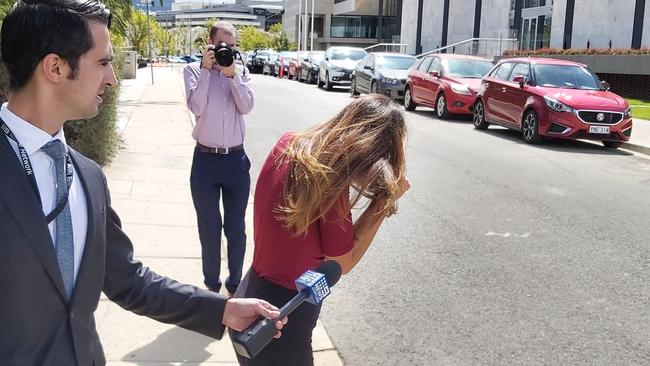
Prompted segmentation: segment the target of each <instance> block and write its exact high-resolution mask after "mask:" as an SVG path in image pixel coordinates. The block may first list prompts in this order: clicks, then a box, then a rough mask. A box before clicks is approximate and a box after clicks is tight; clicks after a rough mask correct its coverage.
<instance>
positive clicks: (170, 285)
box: [0, 0, 282, 366]
mask: <svg viewBox="0 0 650 366" xmlns="http://www.w3.org/2000/svg"><path fill="white" fill-rule="evenodd" d="M109 26H110V13H109V11H108V10H107V9H106V8H105V7H104V5H102V4H101V3H99V2H98V1H97V0H19V1H18V3H17V4H16V6H15V7H14V8H13V9H12V10H11V12H10V13H9V14H8V15H7V16H6V17H5V19H4V22H3V24H2V31H1V32H2V33H1V38H2V39H1V41H2V55H3V61H4V63H5V65H6V67H7V70H8V73H9V78H10V95H9V102H8V104H5V105H3V106H2V108H1V109H0V117H1V120H0V127H2V132H3V133H0V177H1V178H0V365H3V366H9V365H21V366H23V365H38V366H47V365H55V366H67V365H79V366H85V365H104V364H105V363H106V360H105V357H104V354H103V350H102V346H101V343H100V341H99V338H98V335H97V332H96V329H95V320H94V316H93V313H94V311H95V309H96V308H97V304H98V301H99V297H100V292H102V291H103V292H104V293H105V294H106V296H108V298H109V299H111V300H112V301H114V302H116V303H118V304H119V305H120V306H122V307H123V308H124V309H126V310H130V311H133V312H135V313H137V314H140V315H146V316H148V317H151V318H153V319H156V320H158V321H161V322H165V323H171V324H176V325H178V326H181V327H183V328H186V329H190V330H193V331H196V332H199V333H202V334H205V335H208V336H211V337H215V338H221V336H222V335H223V331H224V327H226V326H227V327H230V328H233V329H240V330H241V329H243V328H245V327H246V326H248V325H249V324H250V323H251V322H252V321H253V320H255V319H256V318H257V317H258V316H266V317H270V318H274V317H277V316H278V314H279V313H278V312H277V308H275V307H273V306H271V305H270V304H268V303H267V302H265V301H262V300H258V299H230V300H228V299H227V298H226V297H224V296H221V295H219V294H216V293H213V292H209V291H206V290H201V289H198V288H196V287H194V286H189V285H184V284H180V283H178V282H175V281H173V280H171V279H169V278H166V277H162V276H160V275H157V274H156V273H154V272H152V271H151V270H149V269H148V268H147V267H145V266H143V265H142V264H141V263H140V262H138V261H136V260H134V259H133V246H132V244H131V242H130V241H129V239H128V237H127V236H126V235H125V234H124V233H123V232H122V230H121V224H120V220H119V218H118V216H117V214H116V213H115V212H114V211H113V209H112V208H111V203H110V196H109V192H108V189H107V186H106V179H105V177H104V176H103V174H102V172H101V170H100V168H99V167H98V166H97V165H96V164H95V163H94V162H92V161H90V160H88V159H87V158H85V157H84V156H82V155H81V154H79V153H77V152H76V151H74V150H73V149H71V148H70V147H68V146H67V145H66V144H65V136H64V135H63V129H62V127H63V124H64V122H65V121H68V120H76V119H83V118H90V117H93V116H96V115H97V112H98V107H99V104H100V103H101V102H102V98H101V97H102V95H103V93H104V91H105V90H106V88H107V87H111V86H114V85H115V84H116V82H117V81H116V79H115V74H114V71H113V67H112V65H111V60H112V58H113V51H112V48H111V43H110V38H109V32H108V27H109ZM276 327H278V329H279V328H281V327H282V323H281V322H276ZM278 335H279V333H278Z"/></svg>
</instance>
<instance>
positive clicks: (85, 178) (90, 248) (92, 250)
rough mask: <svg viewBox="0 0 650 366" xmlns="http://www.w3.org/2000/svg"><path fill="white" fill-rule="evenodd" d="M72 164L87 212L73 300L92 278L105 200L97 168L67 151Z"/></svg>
mask: <svg viewBox="0 0 650 366" xmlns="http://www.w3.org/2000/svg"><path fill="white" fill-rule="evenodd" d="M68 150H69V151H70V157H71V158H72V163H73V164H74V166H75V170H76V173H77V174H76V176H75V177H78V178H79V180H80V182H81V184H82V186H83V190H84V194H85V196H86V208H87V210H88V215H87V216H88V228H87V230H86V242H85V245H84V252H83V257H82V258H81V264H80V266H79V273H78V274H77V281H76V282H75V291H74V295H73V301H74V299H77V298H78V297H79V296H78V295H77V294H78V293H79V292H83V286H84V285H85V283H86V281H89V280H90V278H92V276H90V272H89V271H92V270H93V265H95V266H96V263H93V258H96V250H97V246H98V245H99V243H100V240H99V239H100V238H99V236H98V235H99V233H98V231H97V230H98V228H101V227H102V225H101V223H99V222H97V220H99V219H100V218H103V217H105V215H102V213H103V212H104V211H105V208H104V207H105V201H106V200H105V198H104V195H103V194H102V192H103V191H104V180H103V179H102V177H101V175H100V174H99V170H98V169H97V166H96V165H94V163H92V162H91V161H89V160H88V159H87V158H85V157H83V156H82V155H81V154H79V153H78V152H77V151H75V150H73V149H70V148H69V149H68Z"/></svg>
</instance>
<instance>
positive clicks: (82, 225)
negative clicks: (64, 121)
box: [0, 103, 88, 281]
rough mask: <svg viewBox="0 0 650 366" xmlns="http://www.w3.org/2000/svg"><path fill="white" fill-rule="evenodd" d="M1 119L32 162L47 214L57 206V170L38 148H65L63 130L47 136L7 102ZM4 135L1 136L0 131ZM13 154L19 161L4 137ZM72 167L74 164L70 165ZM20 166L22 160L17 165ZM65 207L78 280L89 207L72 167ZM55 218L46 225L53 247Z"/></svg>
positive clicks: (13, 143)
mask: <svg viewBox="0 0 650 366" xmlns="http://www.w3.org/2000/svg"><path fill="white" fill-rule="evenodd" d="M0 117H2V120H3V121H4V122H5V123H6V124H7V127H9V129H10V130H11V132H13V133H14V136H15V137H16V139H18V141H19V142H20V144H21V145H22V146H23V147H24V148H25V150H27V154H28V155H29V160H30V162H31V163H32V169H33V170H34V176H35V177H36V184H37V185H38V191H39V193H40V195H41V202H42V204H43V214H44V215H47V214H49V213H50V212H52V210H53V209H54V208H55V206H56V203H57V202H56V171H55V168H54V162H53V160H52V158H50V157H49V156H48V155H47V154H46V153H44V152H43V151H41V150H40V149H41V147H42V146H43V145H45V144H47V143H48V142H50V141H51V140H55V139H58V140H61V142H63V145H64V146H65V147H66V151H67V149H68V145H66V143H65V136H64V135H63V129H61V130H60V131H59V132H58V133H57V134H56V135H54V137H52V136H50V134H48V133H47V132H45V131H43V130H41V129H39V128H38V127H36V126H34V125H32V124H31V123H29V122H26V121H25V120H23V119H22V118H20V117H18V116H17V115H15V114H14V113H13V112H11V111H10V110H9V108H7V103H4V104H3V105H2V108H1V109H0ZM0 134H2V135H4V133H2V132H0ZM5 137H6V138H7V140H8V141H9V143H10V144H11V146H12V147H13V149H14V151H15V152H16V158H19V156H20V155H19V152H18V144H16V142H15V141H14V140H12V139H10V138H9V137H8V136H5ZM73 165H74V164H73ZM20 166H21V167H22V161H21V162H20ZM30 190H31V186H30ZM68 204H69V205H70V214H71V216H72V231H73V237H74V243H73V244H74V278H75V281H76V279H77V273H78V272H79V264H80V263H81V257H82V256H83V251H84V246H85V245H86V232H87V230H88V208H87V206H86V194H85V193H84V190H83V186H82V184H81V181H80V180H79V175H78V174H77V171H76V169H74V168H73V178H72V186H71V187H70V192H69V196H68ZM55 221H56V219H54V220H52V222H50V224H49V225H48V229H49V230H50V236H51V237H52V242H53V243H54V244H55V245H56V243H55V241H56V225H55Z"/></svg>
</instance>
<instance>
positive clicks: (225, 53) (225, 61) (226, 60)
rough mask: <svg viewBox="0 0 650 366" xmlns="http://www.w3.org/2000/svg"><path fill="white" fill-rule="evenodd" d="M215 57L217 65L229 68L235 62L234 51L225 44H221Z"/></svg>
mask: <svg viewBox="0 0 650 366" xmlns="http://www.w3.org/2000/svg"><path fill="white" fill-rule="evenodd" d="M214 57H215V59H216V60H217V63H218V64H219V65H220V66H223V67H228V66H230V65H232V63H233V62H234V61H235V58H234V55H233V52H232V50H231V49H230V47H228V45H227V44H225V43H220V44H219V46H218V47H217V48H216V49H215V50H214Z"/></svg>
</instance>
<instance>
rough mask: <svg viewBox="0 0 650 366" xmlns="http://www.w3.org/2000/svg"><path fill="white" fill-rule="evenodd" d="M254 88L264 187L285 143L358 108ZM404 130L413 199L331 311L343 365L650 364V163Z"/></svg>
mask: <svg viewBox="0 0 650 366" xmlns="http://www.w3.org/2000/svg"><path fill="white" fill-rule="evenodd" d="M253 82H254V87H255V91H256V98H257V99H256V106H255V109H254V111H253V112H252V113H251V114H250V115H249V116H247V131H248V135H247V144H246V149H247V152H248V154H249V155H250V157H251V161H252V165H253V167H252V169H251V173H252V179H253V182H255V180H256V179H257V174H258V172H259V168H260V167H261V165H262V163H263V161H264V159H265V157H266V155H267V154H268V152H269V151H270V149H271V147H272V146H273V145H274V144H275V142H276V140H277V139H278V138H279V137H280V136H281V135H282V133H284V132H285V131H300V130H303V129H305V128H307V127H309V126H311V125H313V124H316V123H319V122H323V121H325V120H327V119H329V118H330V117H332V116H333V115H334V114H335V113H337V112H338V111H339V110H340V109H341V108H343V106H345V105H346V104H347V103H349V102H350V101H351V97H350V95H349V93H348V92H347V91H346V90H343V89H341V90H336V91H334V92H326V91H324V90H322V89H317V88H316V86H315V85H307V84H303V83H298V82H296V81H290V80H286V79H285V80H278V79H274V78H271V77H268V76H261V75H254V77H253ZM406 116H407V123H408V129H409V140H408V156H407V159H408V160H407V162H408V174H409V179H410V181H411V185H412V188H411V190H410V191H409V192H408V193H407V194H406V195H405V196H404V198H403V199H402V200H401V201H400V205H399V213H398V214H397V215H395V216H393V217H392V218H390V219H387V220H386V221H385V222H384V224H383V226H382V228H381V229H380V232H379V234H378V235H377V237H376V239H375V241H374V243H373V245H372V246H371V247H370V249H369V251H368V252H367V254H366V256H365V257H364V258H363V259H362V261H361V262H360V264H359V266H358V267H356V268H355V269H354V270H353V271H352V272H351V273H350V274H348V275H346V276H344V277H343V278H342V279H341V281H340V282H339V284H338V285H337V286H336V287H335V288H334V289H333V293H332V295H331V296H330V297H328V299H327V300H326V301H325V304H324V306H323V312H322V319H323V323H324V324H325V327H326V328H327V331H328V333H329V334H330V336H331V338H332V341H333V343H334V345H335V347H336V348H337V349H338V350H339V352H340V354H341V357H342V358H343V360H344V362H345V364H346V365H352V366H363V365H650V240H649V238H650V225H648V223H649V221H650V159H649V158H648V157H646V156H644V155H634V154H632V153H629V152H626V151H623V150H618V151H617V150H608V149H605V148H603V147H602V146H601V145H599V144H592V143H587V142H581V141H551V142H548V143H546V144H545V145H541V146H530V145H525V144H524V143H522V142H521V139H520V137H519V135H518V133H516V132H513V131H508V130H506V129H502V128H499V127H491V128H490V129H489V130H488V131H487V132H484V131H477V130H474V128H473V126H472V124H471V120H470V119H469V118H461V119H454V120H449V121H442V120H438V119H436V118H435V117H434V113H433V111H432V110H430V109H426V108H418V109H417V110H416V111H415V112H406ZM253 184H254V183H253Z"/></svg>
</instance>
